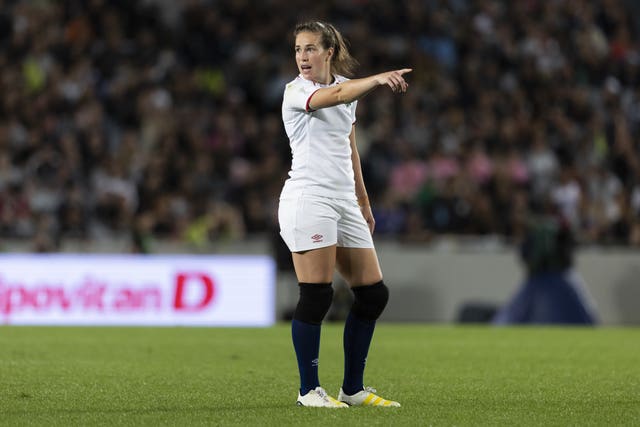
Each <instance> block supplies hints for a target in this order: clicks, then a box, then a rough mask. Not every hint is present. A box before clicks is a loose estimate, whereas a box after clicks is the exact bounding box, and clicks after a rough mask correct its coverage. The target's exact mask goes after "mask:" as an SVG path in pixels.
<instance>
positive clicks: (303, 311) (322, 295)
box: [293, 283, 333, 325]
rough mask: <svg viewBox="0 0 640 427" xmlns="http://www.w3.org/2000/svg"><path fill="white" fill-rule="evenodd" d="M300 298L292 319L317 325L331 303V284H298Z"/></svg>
mask: <svg viewBox="0 0 640 427" xmlns="http://www.w3.org/2000/svg"><path fill="white" fill-rule="evenodd" d="M299 286H300V296H299V298H298V305H297V306H296V311H295V312H294V313H293V318H294V319H296V320H299V321H301V322H306V323H311V324H314V325H319V324H321V323H322V320H323V319H324V316H326V314H327V312H328V311H329V307H331V302H332V301H333V288H332V287H331V283H299Z"/></svg>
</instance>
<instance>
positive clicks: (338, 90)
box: [308, 68, 412, 110]
mask: <svg viewBox="0 0 640 427" xmlns="http://www.w3.org/2000/svg"><path fill="white" fill-rule="evenodd" d="M411 71H412V70H411V68H403V69H402V70H394V71H387V72H386V73H380V74H375V75H373V76H369V77H364V78H361V79H353V80H347V81H346V82H343V83H340V84H338V85H335V86H330V87H326V88H322V89H318V90H317V91H315V92H314V93H313V95H312V96H311V98H310V99H309V101H308V107H309V109H310V110H319V109H321V108H327V107H333V106H334V105H338V104H348V103H350V102H353V101H357V100H358V99H360V98H362V97H363V96H365V95H366V94H367V93H369V92H371V91H372V90H374V89H375V88H377V87H378V86H389V87H390V88H391V90H392V91H393V92H394V93H397V92H406V91H407V88H408V87H409V84H408V83H407V82H406V81H405V80H404V77H402V76H403V74H406V73H409V72H411Z"/></svg>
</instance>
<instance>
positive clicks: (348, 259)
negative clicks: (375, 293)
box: [336, 247, 382, 287]
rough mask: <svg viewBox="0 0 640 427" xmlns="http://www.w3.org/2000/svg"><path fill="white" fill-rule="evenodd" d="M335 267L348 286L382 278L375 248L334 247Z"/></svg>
mask: <svg viewBox="0 0 640 427" xmlns="http://www.w3.org/2000/svg"><path fill="white" fill-rule="evenodd" d="M336 267H337V269H338V272H339V273H340V275H341V276H342V277H343V278H344V279H345V280H346V281H347V283H348V284H349V286H351V287H354V286H364V285H373V284H375V283H378V282H379V281H380V280H382V270H381V269H380V263H379V262H378V254H377V253H376V250H375V248H345V247H338V248H337V249H336Z"/></svg>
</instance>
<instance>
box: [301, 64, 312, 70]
mask: <svg viewBox="0 0 640 427" xmlns="http://www.w3.org/2000/svg"><path fill="white" fill-rule="evenodd" d="M310 69H311V65H300V71H309V70H310Z"/></svg>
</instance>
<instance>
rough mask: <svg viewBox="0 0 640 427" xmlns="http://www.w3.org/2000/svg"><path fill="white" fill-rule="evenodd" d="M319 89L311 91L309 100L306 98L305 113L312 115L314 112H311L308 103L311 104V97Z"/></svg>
mask: <svg viewBox="0 0 640 427" xmlns="http://www.w3.org/2000/svg"><path fill="white" fill-rule="evenodd" d="M319 90H320V89H316V90H314V91H313V93H312V94H311V95H309V98H307V105H305V106H304V109H305V111H306V112H307V113H312V112H314V111H316V110H312V109H311V107H309V103H310V102H311V98H312V97H313V95H315V94H316V92H317V91H319Z"/></svg>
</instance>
